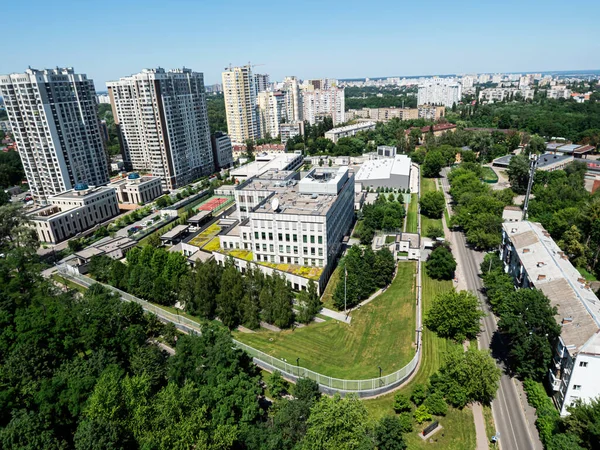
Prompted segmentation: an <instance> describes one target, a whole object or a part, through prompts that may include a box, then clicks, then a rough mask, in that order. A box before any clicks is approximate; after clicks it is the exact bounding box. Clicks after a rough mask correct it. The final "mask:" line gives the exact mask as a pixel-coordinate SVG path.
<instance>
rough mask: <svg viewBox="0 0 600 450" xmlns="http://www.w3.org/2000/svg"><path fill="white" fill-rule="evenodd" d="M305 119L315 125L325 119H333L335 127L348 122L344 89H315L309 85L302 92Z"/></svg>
mask: <svg viewBox="0 0 600 450" xmlns="http://www.w3.org/2000/svg"><path fill="white" fill-rule="evenodd" d="M302 106H303V117H304V120H306V121H307V122H308V123H309V124H311V125H314V124H315V123H317V122H318V121H319V120H321V119H322V118H323V117H331V120H332V121H333V125H334V126H335V125H340V124H342V123H344V121H345V120H346V99H345V97H344V89H343V88H337V87H330V88H329V89H314V88H313V86H312V85H309V88H308V89H304V90H303V91H302Z"/></svg>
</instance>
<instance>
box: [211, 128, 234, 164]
mask: <svg viewBox="0 0 600 450" xmlns="http://www.w3.org/2000/svg"><path fill="white" fill-rule="evenodd" d="M211 141H212V150H213V159H214V161H215V166H216V168H217V169H218V170H220V169H225V168H227V167H231V166H233V148H232V146H231V139H229V136H228V135H226V134H225V133H221V132H220V131H217V132H216V133H215V134H213V135H212V136H211Z"/></svg>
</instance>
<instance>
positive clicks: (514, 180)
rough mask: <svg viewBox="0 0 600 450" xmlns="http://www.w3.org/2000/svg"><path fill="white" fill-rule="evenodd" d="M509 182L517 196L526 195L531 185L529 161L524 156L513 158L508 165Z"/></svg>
mask: <svg viewBox="0 0 600 450" xmlns="http://www.w3.org/2000/svg"><path fill="white" fill-rule="evenodd" d="M507 173H508V181H509V182H510V187H511V188H512V190H513V191H515V192H516V193H517V194H525V192H527V185H528V183H529V160H528V159H527V157H526V156H524V155H516V156H513V157H512V158H511V160H510V162H509V163H508V170H507Z"/></svg>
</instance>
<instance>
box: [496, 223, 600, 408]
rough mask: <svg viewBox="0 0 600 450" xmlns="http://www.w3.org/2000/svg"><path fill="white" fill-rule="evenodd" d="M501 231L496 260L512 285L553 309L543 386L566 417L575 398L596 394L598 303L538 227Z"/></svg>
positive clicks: (599, 338)
mask: <svg viewBox="0 0 600 450" xmlns="http://www.w3.org/2000/svg"><path fill="white" fill-rule="evenodd" d="M502 228H503V232H502V236H503V239H502V246H501V252H502V253H501V257H502V260H503V262H504V267H505V270H506V272H507V273H509V274H510V275H512V277H513V278H514V280H515V286H516V287H517V288H521V289H527V288H535V289H539V290H540V291H542V292H543V293H544V295H546V297H548V299H549V300H550V304H551V305H552V306H555V307H556V308H557V311H558V313H557V315H556V317H555V318H556V321H557V323H559V324H560V326H561V334H560V338H559V339H558V342H557V343H556V346H555V348H554V355H553V360H552V366H551V367H550V369H549V371H548V383H549V385H550V386H551V388H552V390H553V392H554V395H553V400H554V402H555V404H556V406H557V408H558V410H559V411H560V414H561V416H565V415H568V414H569V413H568V407H569V406H570V405H572V404H573V403H574V402H575V401H576V400H581V401H583V402H586V401H589V400H591V399H594V398H596V397H598V396H600V383H598V373H600V300H599V299H598V297H597V296H596V295H595V294H594V292H593V291H592V290H591V288H590V285H589V283H588V282H587V281H586V280H585V279H584V278H583V277H582V276H581V275H580V274H579V271H578V270H577V269H576V268H575V267H573V265H572V264H571V263H570V262H569V259H568V258H567V256H566V255H565V254H564V252H563V251H561V249H560V248H559V247H558V245H557V244H556V243H555V242H554V240H553V239H552V238H551V237H550V233H548V232H547V231H546V230H545V229H544V228H543V227H542V225H541V224H539V223H533V222H529V221H523V222H508V223H504V224H503V225H502ZM532 332H535V330H532Z"/></svg>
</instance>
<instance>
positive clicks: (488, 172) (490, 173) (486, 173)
mask: <svg viewBox="0 0 600 450" xmlns="http://www.w3.org/2000/svg"><path fill="white" fill-rule="evenodd" d="M482 174H483V176H482V179H483V181H485V182H486V183H497V182H498V175H496V172H494V169H492V168H491V167H483V171H482Z"/></svg>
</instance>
